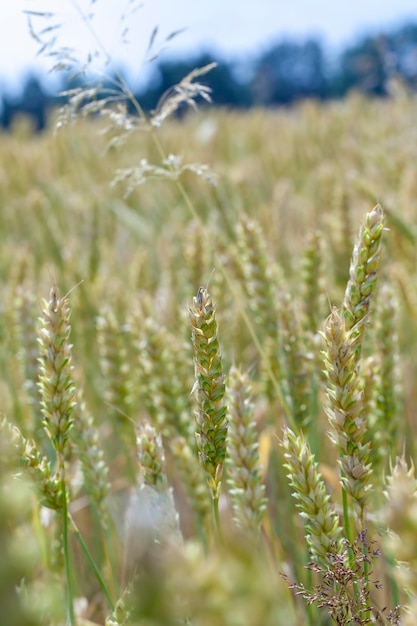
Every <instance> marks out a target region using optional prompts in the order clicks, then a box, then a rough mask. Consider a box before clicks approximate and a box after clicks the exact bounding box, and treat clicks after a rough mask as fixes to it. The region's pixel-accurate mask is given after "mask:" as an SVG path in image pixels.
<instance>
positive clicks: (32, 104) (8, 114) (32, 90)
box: [1, 75, 51, 131]
mask: <svg viewBox="0 0 417 626" xmlns="http://www.w3.org/2000/svg"><path fill="white" fill-rule="evenodd" d="M50 105H51V98H50V97H49V96H48V95H47V94H46V92H45V91H44V89H43V87H42V83H41V82H40V81H39V79H38V78H37V77H36V76H34V75H30V76H29V77H28V79H27V80H26V83H25V86H24V88H23V93H22V96H21V97H20V98H12V97H9V96H7V95H3V103H2V114H1V122H2V125H3V126H4V127H5V128H9V127H10V125H11V123H12V122H13V119H14V117H15V116H16V115H17V114H25V115H28V116H29V117H30V118H31V119H32V120H33V123H34V128H35V130H37V131H40V130H43V129H44V128H45V125H46V114H47V109H48V107H49V106H50Z"/></svg>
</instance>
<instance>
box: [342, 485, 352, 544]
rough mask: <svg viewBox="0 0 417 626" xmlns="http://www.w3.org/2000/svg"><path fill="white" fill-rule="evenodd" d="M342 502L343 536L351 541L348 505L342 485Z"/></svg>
mask: <svg viewBox="0 0 417 626" xmlns="http://www.w3.org/2000/svg"><path fill="white" fill-rule="evenodd" d="M342 504H343V526H344V527H345V537H346V539H347V540H348V541H349V543H352V537H351V534H350V520H349V505H348V498H347V493H346V489H345V488H344V487H342Z"/></svg>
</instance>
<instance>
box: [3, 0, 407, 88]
mask: <svg viewBox="0 0 417 626" xmlns="http://www.w3.org/2000/svg"><path fill="white" fill-rule="evenodd" d="M75 2H76V0H0V79H2V80H6V81H7V83H8V84H9V85H11V86H16V85H18V84H19V82H20V77H21V76H22V73H23V72H24V71H25V69H26V68H28V67H34V68H36V69H39V70H42V71H47V69H48V68H49V67H50V62H46V61H45V60H42V59H40V58H36V56H35V55H36V51H37V45H36V44H35V42H34V41H33V39H32V38H31V37H30V35H29V29H28V26H27V17H26V16H25V15H24V13H23V11H24V10H25V9H26V10H32V11H42V10H53V11H55V10H56V9H57V7H58V10H59V15H58V16H57V18H58V19H59V20H60V22H61V23H62V24H63V25H64V26H65V28H64V27H63V29H62V32H61V35H60V39H59V43H60V44H62V45H69V46H70V47H71V48H76V49H79V53H80V56H81V57H83V55H84V56H85V54H86V53H87V51H92V50H93V49H94V47H95V45H96V44H95V42H94V41H93V40H92V38H91V35H90V33H88V32H87V30H86V28H85V26H84V25H83V23H82V21H81V20H80V18H79V16H78V15H77V13H76V10H75V8H74V5H75ZM77 3H78V6H79V7H80V8H82V9H83V10H86V9H88V7H90V8H93V9H94V10H95V12H96V17H95V22H94V24H95V26H94V28H95V31H96V34H98V36H99V38H100V41H101V43H102V44H103V46H104V47H105V48H106V49H107V51H108V52H109V53H110V55H111V57H112V58H113V59H114V60H118V61H122V62H123V63H125V64H126V65H129V66H130V67H131V68H132V70H135V71H138V72H139V71H140V70H141V67H142V68H143V65H144V63H143V62H144V58H145V53H146V48H147V43H148V42H149V38H150V36H151V33H152V31H153V28H154V27H155V26H156V25H158V26H159V33H158V37H157V39H156V43H157V44H158V42H159V43H162V42H163V40H164V38H165V37H166V36H167V35H168V34H169V33H171V32H172V31H175V30H178V29H181V28H186V31H185V32H183V33H182V34H181V35H179V36H178V37H176V38H175V39H174V40H173V41H171V42H170V45H169V48H168V51H167V52H165V54H170V53H171V54H173V53H174V54H180V53H183V52H190V51H191V52H195V51H198V50H201V49H208V48H210V49H214V50H216V51H217V52H219V53H223V54H225V55H227V56H233V55H238V54H239V55H241V54H244V53H245V52H247V53H248V54H251V53H253V52H254V51H256V50H258V49H262V48H267V47H268V45H269V44H270V43H271V42H272V41H274V40H276V39H279V38H280V37H284V36H288V37H300V38H302V37H305V36H307V35H315V36H319V37H321V39H322V41H323V43H324V44H325V45H327V46H328V47H329V48H330V49H336V50H337V49H338V48H340V47H342V46H343V45H345V44H347V43H350V42H352V41H354V40H355V38H356V37H357V36H359V35H360V34H363V33H366V32H369V31H370V32H376V31H378V30H379V29H383V28H390V27H393V26H397V25H401V24H402V23H404V22H405V21H406V20H414V21H416V22H417V1H416V0H333V1H332V0H144V1H143V3H142V4H143V6H142V7H141V8H139V10H138V11H136V13H134V15H131V16H129V17H127V18H126V19H125V20H124V21H123V20H121V16H122V15H123V14H125V15H127V13H126V11H129V8H132V7H134V6H135V5H136V4H139V0H95V1H94V0H77ZM91 5H92V6H91ZM34 23H35V25H37V27H39V28H40V27H42V26H46V25H47V24H46V23H45V24H42V21H41V20H40V19H38V20H36V19H34ZM54 23H55V21H54V20H53V19H52V20H51V22H50V24H54ZM126 24H129V27H130V32H129V34H128V39H129V42H130V43H128V44H126V45H121V44H120V35H121V33H122V32H123V29H124V28H125V26H126Z"/></svg>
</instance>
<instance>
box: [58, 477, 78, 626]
mask: <svg viewBox="0 0 417 626" xmlns="http://www.w3.org/2000/svg"><path fill="white" fill-rule="evenodd" d="M61 493H62V498H63V506H62V515H63V544H64V545H63V550H64V566H65V577H66V580H67V603H68V605H67V608H68V617H69V622H70V624H71V626H76V621H75V612H74V599H73V598H74V592H73V588H72V578H71V567H70V555H69V545H68V503H67V489H66V485H65V470H64V467H63V465H62V467H61Z"/></svg>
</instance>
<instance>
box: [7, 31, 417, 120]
mask: <svg viewBox="0 0 417 626" xmlns="http://www.w3.org/2000/svg"><path fill="white" fill-rule="evenodd" d="M213 61H215V62H216V63H217V67H216V68H215V69H214V70H213V71H212V72H210V74H209V75H208V76H207V77H206V78H205V82H206V83H207V84H208V85H209V86H210V88H211V89H212V92H213V103H214V104H215V105H217V106H225V107H229V108H233V109H242V108H243V109H247V108H250V107H259V106H266V107H274V106H285V105H290V104H293V103H295V102H298V101H300V100H302V99H304V98H313V99H317V100H320V101H326V100H330V99H333V98H342V97H344V96H346V95H347V94H348V93H349V91H351V90H353V89H354V90H359V91H361V92H364V93H366V94H368V95H370V96H379V97H384V96H387V95H389V93H390V89H391V86H390V81H391V79H395V78H397V79H398V78H400V79H401V80H402V81H403V82H404V84H406V85H407V86H408V87H409V88H411V89H413V90H414V89H415V88H416V86H417V25H416V24H413V23H410V24H406V25H405V26H402V27H401V28H397V29H394V30H391V31H388V32H386V33H381V34H379V35H377V36H375V35H373V36H365V37H363V38H362V39H360V40H358V41H357V42H356V43H354V44H353V45H350V46H347V47H346V48H345V49H343V50H341V52H340V53H338V54H337V55H335V54H333V55H330V54H329V53H328V52H327V51H326V48H325V47H324V46H323V44H322V43H321V41H320V40H319V39H308V40H305V41H303V40H300V39H290V38H287V39H284V40H279V41H277V42H276V43H275V44H273V45H270V46H269V47H267V48H266V49H264V50H262V51H261V52H258V53H256V54H255V53H254V54H252V55H249V54H246V55H245V56H242V57H235V58H233V59H225V58H223V57H217V55H216V54H214V53H212V52H210V51H207V52H205V53H201V54H199V55H197V56H194V57H190V56H189V57H187V58H170V59H166V60H164V59H163V58H162V59H160V60H159V61H158V62H156V63H155V64H154V68H153V71H152V74H151V76H150V78H149V80H148V82H147V84H146V85H145V86H144V87H142V88H141V89H140V90H137V89H135V87H134V85H133V86H132V89H133V91H135V96H136V98H137V100H138V101H139V102H140V103H141V105H142V106H143V108H144V109H145V110H151V109H154V108H155V107H156V105H157V103H158V101H159V99H160V97H161V95H162V94H164V93H165V92H166V91H167V90H169V89H170V88H171V87H172V86H173V85H176V84H177V83H179V82H180V81H181V79H182V78H183V77H184V76H185V75H186V74H188V73H189V72H191V71H192V70H193V69H194V68H196V67H200V66H203V65H206V64H208V63H211V62H213ZM117 71H118V73H119V74H121V75H123V74H124V72H123V68H118V69H117ZM126 80H127V82H128V83H129V77H128V76H127V77H126ZM85 81H86V83H88V77H86V78H85ZM82 84H83V81H82V79H80V77H78V78H77V79H76V81H75V82H74V80H72V79H71V78H70V77H69V76H67V77H65V76H64V78H62V83H61V90H62V91H65V90H66V89H68V88H71V87H74V86H75V85H77V86H80V85H82ZM110 84H111V80H110V81H109V85H110ZM0 89H1V86H0ZM62 102H63V100H62V98H59V97H58V96H57V94H56V93H51V91H50V89H48V88H47V87H46V86H45V85H44V83H43V81H42V78H40V77H39V76H37V75H35V74H30V73H29V74H28V76H27V78H26V81H25V83H24V85H23V86H22V90H21V94H19V95H13V96H12V95H11V94H10V93H8V92H7V89H6V87H3V88H2V91H0V124H1V125H2V126H3V127H5V128H9V127H10V125H11V123H12V121H13V119H14V117H15V116H16V115H18V114H21V113H24V114H27V115H29V116H30V117H31V118H32V120H33V122H34V126H35V128H36V129H37V130H41V129H43V128H44V127H45V124H46V121H47V115H48V111H49V110H50V109H51V108H53V107H54V106H56V105H57V104H62Z"/></svg>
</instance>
